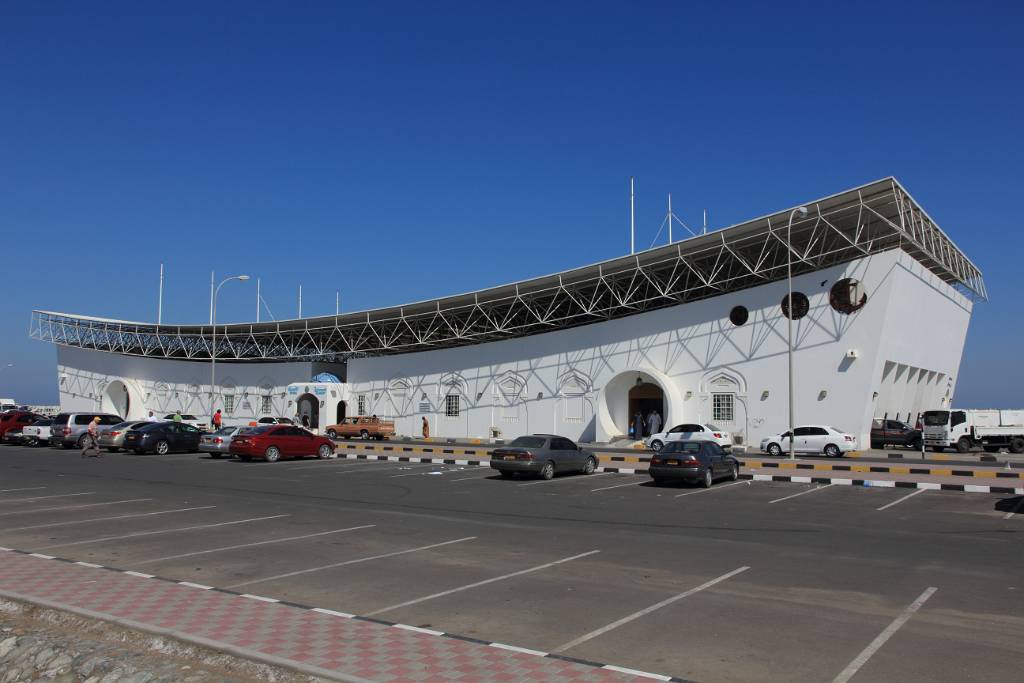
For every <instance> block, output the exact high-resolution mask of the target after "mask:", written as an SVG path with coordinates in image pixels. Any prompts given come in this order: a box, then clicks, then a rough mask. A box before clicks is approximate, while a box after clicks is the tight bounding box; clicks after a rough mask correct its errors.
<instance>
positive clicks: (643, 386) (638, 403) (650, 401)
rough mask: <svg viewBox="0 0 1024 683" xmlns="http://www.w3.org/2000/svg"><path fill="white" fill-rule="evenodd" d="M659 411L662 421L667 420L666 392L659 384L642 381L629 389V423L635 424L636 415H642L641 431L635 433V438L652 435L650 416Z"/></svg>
mask: <svg viewBox="0 0 1024 683" xmlns="http://www.w3.org/2000/svg"><path fill="white" fill-rule="evenodd" d="M655 411H657V413H658V415H660V416H661V420H659V421H660V422H662V423H664V421H665V392H664V391H662V388H661V387H659V386H658V385H657V384H654V383H652V382H643V381H641V382H640V383H638V384H634V385H633V387H632V388H631V389H630V390H629V413H628V415H629V424H630V425H633V426H635V423H636V416H637V414H639V415H640V423H641V433H637V434H634V435H633V438H635V439H641V438H643V437H645V436H650V430H649V427H648V416H649V415H650V414H651V413H653V412H655Z"/></svg>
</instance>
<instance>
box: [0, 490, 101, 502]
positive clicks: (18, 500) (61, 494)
mask: <svg viewBox="0 0 1024 683" xmlns="http://www.w3.org/2000/svg"><path fill="white" fill-rule="evenodd" d="M95 494H96V492H95V491H86V492H85V493H59V494H57V495H55V496H36V497H34V498H4V499H3V500H0V503H28V502H31V501H33V500H46V499H48V498H72V497H74V496H92V495H95Z"/></svg>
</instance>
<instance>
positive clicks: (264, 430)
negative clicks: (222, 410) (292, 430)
mask: <svg viewBox="0 0 1024 683" xmlns="http://www.w3.org/2000/svg"><path fill="white" fill-rule="evenodd" d="M275 427H277V425H260V426H259V427H249V428H248V429H243V430H242V434H266V433H267V432H268V431H270V430H271V429H274V428H275Z"/></svg>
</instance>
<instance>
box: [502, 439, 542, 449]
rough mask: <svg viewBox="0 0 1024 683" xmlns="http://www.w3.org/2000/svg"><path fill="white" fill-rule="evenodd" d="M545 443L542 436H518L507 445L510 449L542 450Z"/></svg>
mask: <svg viewBox="0 0 1024 683" xmlns="http://www.w3.org/2000/svg"><path fill="white" fill-rule="evenodd" d="M546 442H547V439H545V438H544V437H543V436H519V437H516V438H515V439H513V440H512V442H511V443H510V444H509V446H510V447H511V448H543V447H544V444H545V443H546Z"/></svg>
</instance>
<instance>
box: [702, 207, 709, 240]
mask: <svg viewBox="0 0 1024 683" xmlns="http://www.w3.org/2000/svg"><path fill="white" fill-rule="evenodd" d="M702 234H704V235H706V234H708V210H707V209H704V232H703V233H702Z"/></svg>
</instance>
